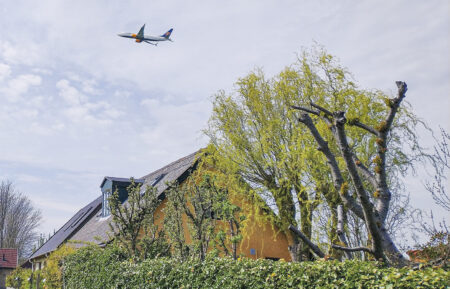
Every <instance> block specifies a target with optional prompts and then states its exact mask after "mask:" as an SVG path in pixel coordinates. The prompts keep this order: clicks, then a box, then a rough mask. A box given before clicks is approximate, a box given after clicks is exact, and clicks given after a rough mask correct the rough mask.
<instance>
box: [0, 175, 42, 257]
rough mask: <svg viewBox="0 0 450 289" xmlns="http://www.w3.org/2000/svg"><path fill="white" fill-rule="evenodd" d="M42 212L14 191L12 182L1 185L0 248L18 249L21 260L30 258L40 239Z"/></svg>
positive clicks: (3, 182) (4, 182)
mask: <svg viewBox="0 0 450 289" xmlns="http://www.w3.org/2000/svg"><path fill="white" fill-rule="evenodd" d="M41 219H42V215H41V212H40V211H39V210H38V209H35V208H34V207H33V205H32V204H31V201H30V200H29V199H28V198H27V197H26V196H25V195H23V194H22V193H19V192H17V191H16V190H15V189H14V185H13V183H12V182H11V181H2V182H1V184H0V248H17V249H18V253H19V258H20V259H21V260H23V259H24V258H26V257H28V256H29V255H30V253H31V251H32V249H33V245H34V243H35V242H36V240H37V238H38V234H37V232H36V229H37V228H38V226H39V224H40V221H41Z"/></svg>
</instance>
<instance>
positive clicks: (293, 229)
mask: <svg viewBox="0 0 450 289" xmlns="http://www.w3.org/2000/svg"><path fill="white" fill-rule="evenodd" d="M289 230H290V231H291V232H293V233H294V234H296V235H297V236H299V237H300V239H302V241H303V242H305V244H306V245H308V247H309V248H311V251H313V252H314V254H316V255H317V256H319V257H320V258H324V257H325V254H324V253H323V252H322V250H320V248H319V247H318V246H317V245H315V244H314V243H313V242H311V240H310V239H308V237H306V236H305V235H304V234H303V233H302V232H301V231H300V230H299V229H297V228H296V227H294V226H292V225H289Z"/></svg>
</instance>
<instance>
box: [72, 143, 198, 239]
mask: <svg viewBox="0 0 450 289" xmlns="http://www.w3.org/2000/svg"><path fill="white" fill-rule="evenodd" d="M197 154H198V151H197V152H195V153H192V154H190V155H188V156H185V157H183V158H181V159H178V160H176V161H174V162H172V163H170V164H168V165H166V166H164V167H162V168H160V169H158V170H156V171H154V172H152V173H150V174H147V175H145V176H143V177H142V178H140V179H139V180H143V181H144V184H143V186H142V190H145V187H147V185H151V186H154V187H155V188H156V189H157V192H158V194H159V195H160V196H161V195H162V194H163V193H164V191H165V190H166V189H167V184H166V183H170V182H173V181H178V182H182V181H183V180H184V178H185V177H187V175H189V173H190V172H189V169H190V168H192V167H193V166H194V165H195V161H196V155H197ZM116 179H120V178H116ZM124 180H126V181H129V179H128V178H125V179H124ZM111 222H112V217H111V216H109V217H102V214H101V210H100V209H99V210H98V212H97V213H96V214H95V215H94V216H93V217H91V218H90V219H89V220H88V221H87V222H86V223H85V225H84V226H83V227H82V228H80V230H78V231H77V232H76V233H75V234H74V235H73V236H72V237H71V238H70V240H72V241H82V242H92V243H96V244H99V245H103V244H104V243H106V242H108V240H109V238H110V236H109V235H108V234H109V232H110V227H109V224H110V223H111ZM77 246H83V244H82V243H80V244H79V245H77Z"/></svg>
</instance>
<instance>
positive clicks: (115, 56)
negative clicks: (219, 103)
mask: <svg viewBox="0 0 450 289" xmlns="http://www.w3.org/2000/svg"><path fill="white" fill-rule="evenodd" d="M449 15H450V7H449V1H448V0H443V1H422V0H421V1H411V0H407V1H406V0H405V1H261V0H258V1H242V0H241V1H210V0H209V1H167V0H164V1H118V0H117V1H106V0H105V1H81V0H78V1H47V0H40V1H8V0H6V1H2V2H1V4H0V31H1V32H0V101H1V105H0V147H1V149H0V179H2V180H4V179H10V180H13V181H14V182H15V184H16V188H17V189H18V190H20V191H22V192H24V193H25V194H26V195H28V196H29V197H30V198H31V200H32V201H33V202H34V204H35V205H36V207H38V208H40V209H41V210H42V212H43V216H44V220H43V224H42V226H41V228H40V229H41V230H42V232H51V231H53V229H58V228H59V227H60V226H61V225H62V224H63V223H64V222H66V221H67V220H68V219H69V218H70V217H71V216H72V215H73V214H74V213H75V212H76V211H77V210H78V209H80V208H81V207H83V206H84V205H86V204H87V203H89V202H90V201H92V200H93V199H95V198H96V197H97V196H99V195H100V189H99V185H100V182H101V181H102V179H103V177H104V176H117V177H129V176H135V177H141V176H143V175H145V174H147V173H149V172H151V171H153V170H155V169H158V168H159V167H161V166H164V165H166V164H168V163H169V162H171V161H174V160H176V159H178V158H180V157H183V156H184V155H187V154H189V153H191V152H194V151H196V150H197V149H199V148H201V147H203V146H205V144H206V143H207V139H206V138H205V137H204V136H202V134H201V130H202V129H203V128H205V126H206V122H207V120H208V118H209V116H210V111H211V101H210V100H211V96H212V95H213V94H214V93H216V92H217V91H218V90H220V89H224V90H226V91H228V92H231V91H232V89H233V83H234V82H235V81H236V80H237V79H238V78H239V77H242V76H244V75H246V74H247V73H248V72H250V71H251V70H253V69H255V68H263V69H264V71H265V72H266V73H267V74H268V75H269V76H272V75H274V74H276V73H278V72H279V71H281V70H282V69H283V68H284V67H285V66H288V65H290V64H292V63H293V62H295V60H296V54H297V53H298V52H300V51H301V48H302V47H311V46H312V45H313V44H314V43H319V44H321V45H323V46H325V47H326V49H327V50H328V51H329V52H330V53H331V54H333V55H336V56H337V57H338V58H339V59H340V61H341V63H342V64H343V65H344V66H346V67H348V68H349V70H350V71H352V72H353V74H354V76H355V79H356V80H358V82H359V84H360V85H361V87H363V88H377V89H382V90H384V91H386V92H388V93H395V91H396V87H395V83H394V81H396V80H404V81H406V82H407V84H408V87H409V90H408V93H407V100H408V101H409V102H410V103H411V104H412V106H413V110H414V112H415V113H416V114H417V115H419V116H420V117H422V118H423V119H425V120H426V121H427V122H428V123H429V124H430V125H431V127H433V128H434V129H436V128H438V126H442V127H444V128H445V129H447V131H449V130H450V117H449V109H450V95H449V79H450V75H449V74H450V73H449V67H450V60H449V53H450V45H449V37H450V31H449V30H450V21H449V18H450V17H449ZM144 23H146V31H145V32H146V34H153V35H161V34H163V33H164V32H166V31H167V30H168V29H169V28H173V29H174V31H173V33H172V38H173V39H174V42H173V43H169V42H166V43H161V44H159V45H158V46H157V47H154V46H151V45H147V44H138V43H135V42H133V41H132V40H129V39H124V38H121V37H118V36H117V33H120V32H137V31H138V30H139V28H140V27H141V26H142V24H144ZM422 138H423V141H424V142H425V143H427V144H429V145H430V144H431V142H430V141H429V139H428V135H423V137H422ZM419 171H420V170H419ZM422 177H426V175H425V174H421V175H420V176H419V178H409V179H408V191H410V192H411V195H412V200H413V205H416V206H418V207H420V208H434V207H433V205H432V201H430V200H429V199H430V196H429V195H428V194H426V193H425V192H424V190H423V188H422V184H421V179H422ZM439 216H441V217H449V216H445V215H444V214H443V213H442V212H441V215H439Z"/></svg>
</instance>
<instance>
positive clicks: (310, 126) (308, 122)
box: [299, 113, 364, 219]
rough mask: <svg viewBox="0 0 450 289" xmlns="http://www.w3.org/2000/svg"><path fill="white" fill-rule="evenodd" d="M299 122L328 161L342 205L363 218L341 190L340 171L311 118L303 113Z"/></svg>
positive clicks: (351, 200)
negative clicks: (309, 133)
mask: <svg viewBox="0 0 450 289" xmlns="http://www.w3.org/2000/svg"><path fill="white" fill-rule="evenodd" d="M299 121H300V122H302V123H303V124H305V125H306V127H307V128H308V129H309V131H310V132H311V134H312V135H313V137H314V139H315V140H316V142H317V144H318V145H319V148H318V149H319V150H320V151H321V152H322V153H323V154H324V155H325V157H326V158H327V160H328V166H329V167H330V169H331V176H332V177H333V182H334V187H335V190H336V191H337V192H340V195H341V198H342V201H343V202H344V204H345V205H346V206H347V207H348V208H349V209H350V210H351V211H352V212H354V213H355V214H356V215H357V216H358V217H360V218H361V219H363V218H364V214H363V210H362V208H361V206H360V205H359V204H358V203H357V202H356V200H355V199H353V197H352V196H350V195H349V194H348V192H347V190H345V189H343V183H344V178H343V177H342V173H341V170H340V169H339V166H338V163H337V161H336V158H335V156H334V155H333V153H332V152H331V150H330V148H329V147H328V143H327V142H326V141H325V140H324V139H323V138H322V136H321V135H320V133H319V131H318V130H317V128H316V126H315V125H314V123H313V121H312V119H311V117H310V116H309V115H308V114H306V113H304V114H302V115H301V117H300V118H299Z"/></svg>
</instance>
